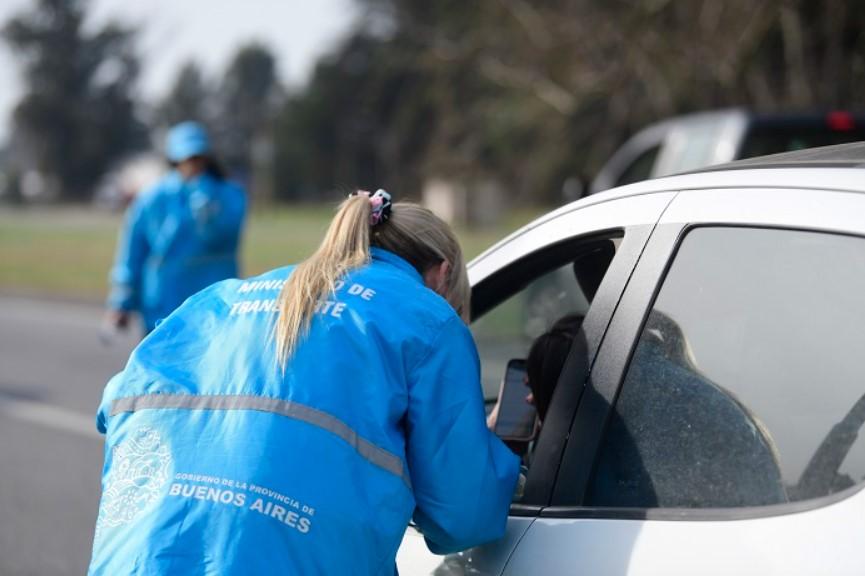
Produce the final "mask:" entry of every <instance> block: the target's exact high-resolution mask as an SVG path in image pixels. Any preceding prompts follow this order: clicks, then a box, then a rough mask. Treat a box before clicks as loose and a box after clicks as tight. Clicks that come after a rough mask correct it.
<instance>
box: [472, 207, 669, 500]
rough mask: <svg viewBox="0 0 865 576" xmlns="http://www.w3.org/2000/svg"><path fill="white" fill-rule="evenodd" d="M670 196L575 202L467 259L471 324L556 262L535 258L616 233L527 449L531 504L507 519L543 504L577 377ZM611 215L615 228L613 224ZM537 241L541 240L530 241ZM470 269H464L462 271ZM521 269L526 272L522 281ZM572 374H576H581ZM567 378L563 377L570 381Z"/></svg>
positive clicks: (579, 383)
mask: <svg viewBox="0 0 865 576" xmlns="http://www.w3.org/2000/svg"><path fill="white" fill-rule="evenodd" d="M674 197H675V193H668V192H664V193H658V194H651V195H644V196H638V197H632V198H621V199H614V200H612V201H606V202H600V203H595V204H589V205H588V206H583V207H579V206H578V207H577V208H578V209H577V210H574V211H570V212H561V213H558V214H557V215H556V216H554V217H552V218H550V219H547V220H544V221H542V222H541V223H540V224H538V225H536V226H530V227H529V228H528V230H527V231H526V232H525V233H517V234H516V235H514V236H512V237H510V238H509V239H508V240H506V241H505V242H503V243H502V244H499V245H497V246H496V247H494V248H493V249H491V250H490V251H489V252H487V253H485V254H484V255H482V256H481V257H479V258H478V259H477V260H475V261H474V262H472V268H474V267H479V268H482V269H483V268H487V269H486V270H485V272H486V273H485V274H484V276H483V277H482V278H480V279H479V280H477V281H476V282H474V284H473V288H472V320H473V321H474V320H475V319H476V318H478V317H480V316H482V315H483V314H485V313H486V312H488V311H490V310H493V309H494V308H495V307H496V306H497V305H499V304H501V303H503V302H504V301H506V300H507V298H509V297H510V296H511V295H513V294H516V293H517V292H519V290H521V289H522V288H523V287H525V286H527V285H528V283H529V282H530V281H531V280H532V279H534V278H537V277H539V276H540V275H542V274H544V273H546V272H549V271H551V270H552V269H554V268H555V267H556V266H555V265H550V266H546V265H539V264H538V262H539V259H543V258H545V257H549V255H550V254H551V253H554V252H555V253H557V257H556V258H555V260H561V255H560V254H558V253H559V252H563V251H564V253H567V251H569V250H570V251H572V252H573V257H574V259H576V258H577V256H578V249H579V246H582V245H584V244H585V243H586V242H592V241H596V240H600V239H606V238H613V237H616V236H619V237H621V242H620V244H619V246H618V248H617V250H616V253H615V255H614V256H613V260H612V261H611V263H610V267H609V268H608V269H607V273H606V274H605V276H604V279H603V281H602V282H601V285H600V287H599V288H598V291H597V293H596V294H595V298H594V299H593V301H592V305H591V307H590V308H589V312H588V314H587V315H586V318H585V320H584V321H583V325H582V328H581V331H580V335H581V338H578V339H577V340H576V341H575V342H574V345H573V346H572V348H571V352H570V354H569V356H568V359H567V361H566V362H565V366H564V368H563V369H562V373H561V375H560V377H559V385H557V387H556V392H555V394H554V396H553V401H552V403H551V406H550V410H549V412H548V414H547V419H546V422H545V423H544V429H545V432H544V433H543V434H541V436H540V437H539V439H538V442H537V446H536V447H535V450H534V455H533V462H532V466H531V469H530V470H529V474H528V477H527V480H526V487H525V497H524V501H525V502H531V504H527V503H514V504H512V505H511V511H510V515H511V516H537V515H538V514H539V513H540V512H541V510H542V509H543V508H544V507H546V506H548V505H549V503H550V500H551V497H552V491H553V487H554V485H555V479H556V477H557V475H558V472H559V468H560V464H561V459H562V454H563V450H564V448H565V444H566V442H565V440H566V438H567V431H568V429H569V428H570V426H571V424H572V422H573V419H574V413H575V411H576V407H577V405H578V404H579V401H580V398H581V396H582V392H583V389H584V383H585V375H587V374H588V372H589V369H590V366H591V364H592V363H593V362H594V359H595V356H596V355H597V352H598V350H599V348H600V345H601V342H602V340H603V337H604V334H605V333H606V330H607V327H608V325H609V323H610V320H611V319H612V317H613V313H614V311H615V309H616V306H617V305H618V303H619V300H620V298H621V296H622V293H623V292H624V290H625V286H626V285H627V282H628V280H629V279H630V277H631V274H632V272H633V270H634V267H635V266H636V265H637V262H638V261H639V259H640V257H641V255H642V253H643V250H644V248H645V246H646V243H647V242H648V241H649V238H650V237H651V234H652V230H653V229H654V226H655V223H656V222H657V220H658V218H660V216H661V214H662V213H663V211H664V210H665V209H666V207H667V206H668V205H669V203H670V201H671V200H672V199H673V198H674ZM598 204H600V206H598ZM617 215H618V216H619V217H617ZM617 220H618V221H619V222H620V223H621V225H619V226H616V225H613V224H614V223H615V222H616V221H617ZM550 232H552V233H550ZM526 236H529V238H526ZM532 236H533V237H534V238H532ZM539 239H543V240H542V241H538V240H539ZM527 244H528V246H527ZM509 246H511V247H514V248H515V249H514V252H515V253H516V256H515V257H514V258H513V259H510V260H503V256H504V255H505V254H507V252H508V250H509ZM490 256H492V257H493V258H494V259H495V260H498V262H502V261H504V262H505V263H504V265H499V266H498V267H497V268H495V269H490V268H489V267H487V266H485V264H486V263H485V262H483V260H484V259H485V258H487V257H490ZM472 272H473V270H472V269H471V268H470V275H471V273H472ZM527 274H534V275H533V276H532V277H531V278H526V275H527ZM578 348H579V349H578ZM577 349H578V350H577ZM575 350H576V351H575ZM579 374H583V377H582V378H581V377H580V376H579ZM567 382H571V385H568V384H567Z"/></svg>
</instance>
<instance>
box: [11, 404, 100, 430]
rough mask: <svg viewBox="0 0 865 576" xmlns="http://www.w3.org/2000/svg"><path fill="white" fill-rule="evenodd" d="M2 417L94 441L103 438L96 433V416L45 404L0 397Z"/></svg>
mask: <svg viewBox="0 0 865 576" xmlns="http://www.w3.org/2000/svg"><path fill="white" fill-rule="evenodd" d="M0 415H3V416H6V417H9V418H14V419H16V420H22V421H24V422H30V423H32V424H37V425H39V426H43V427H45V428H52V429H54V430H59V431H61V432H71V433H72V434H76V435H78V436H82V437H84V438H89V439H93V440H96V439H100V438H102V435H101V434H100V433H99V432H97V431H96V417H95V416H86V415H84V414H80V413H78V412H73V411H72V410H67V409H65V408H59V407H57V406H52V405H51V404H45V403H43V402H34V401H32V400H19V399H14V398H4V397H3V396H0Z"/></svg>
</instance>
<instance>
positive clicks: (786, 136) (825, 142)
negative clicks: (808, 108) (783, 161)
mask: <svg viewBox="0 0 865 576" xmlns="http://www.w3.org/2000/svg"><path fill="white" fill-rule="evenodd" d="M860 140H865V122H859V123H857V124H856V125H855V126H854V127H853V128H851V129H849V130H832V129H831V128H830V127H829V126H828V124H827V123H824V122H822V121H820V122H813V123H796V124H794V125H789V126H779V125H777V124H764V125H761V124H757V125H755V126H753V127H751V128H750V129H749V131H748V134H747V135H746V136H745V140H744V142H743V143H742V149H741V151H740V153H739V155H738V158H752V157H754V156H765V155H766V154H778V153H781V152H792V151H794V150H802V149H804V148H815V147H818V146H831V145H833V144H846V143H848V142H859V141H860Z"/></svg>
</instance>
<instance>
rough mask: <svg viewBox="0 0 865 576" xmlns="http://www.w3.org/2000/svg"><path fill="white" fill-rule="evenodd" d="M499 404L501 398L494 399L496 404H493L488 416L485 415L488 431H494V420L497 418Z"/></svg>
mask: <svg viewBox="0 0 865 576" xmlns="http://www.w3.org/2000/svg"><path fill="white" fill-rule="evenodd" d="M500 405H501V398H500V399H498V400H496V405H495V406H493V409H492V410H491V411H490V413H489V416H487V428H489V429H490V432H495V430H496V421H497V420H498V419H499V406H500Z"/></svg>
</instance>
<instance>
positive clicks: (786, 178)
mask: <svg viewBox="0 0 865 576" xmlns="http://www.w3.org/2000/svg"><path fill="white" fill-rule="evenodd" d="M470 277H471V281H472V285H473V295H472V301H473V302H472V303H473V307H474V311H473V312H474V317H475V319H474V322H473V325H472V328H473V331H474V333H475V336H476V338H477V341H478V347H479V352H480V355H481V360H482V365H483V372H484V376H485V381H484V389H485V393H486V395H487V398H488V400H489V401H491V402H492V401H494V400H495V395H496V394H497V392H498V388H499V386H498V384H499V380H500V379H501V377H502V374H503V373H504V366H505V364H506V363H507V361H508V359H510V358H519V357H525V355H526V351H527V349H528V347H529V345H530V344H531V342H532V340H533V339H534V338H535V337H536V336H537V335H538V334H540V333H541V332H543V331H545V330H547V329H548V328H549V327H550V326H551V325H552V324H553V323H554V322H555V321H556V320H557V319H558V318H561V317H562V316H564V315H567V314H573V313H576V314H580V315H584V317H585V319H584V321H583V323H582V327H581V330H580V333H579V335H578V337H577V338H576V339H575V340H574V342H573V345H572V348H571V351H570V355H569V356H568V359H567V362H565V364H564V368H563V370H562V372H561V374H560V375H559V378H558V384H557V386H556V389H555V394H554V395H553V398H552V403H551V405H550V410H549V413H548V414H547V417H546V419H545V421H544V423H543V427H542V428H541V431H540V434H539V436H538V437H537V439H536V441H535V442H534V443H533V445H532V450H531V454H530V456H527V457H526V461H527V462H530V466H529V467H528V473H527V482H526V486H525V492H524V495H523V497H522V498H521V500H520V501H518V502H514V503H513V505H512V507H511V511H510V517H509V519H508V525H507V533H506V535H505V537H504V538H503V539H502V540H500V541H498V542H495V543H491V544H489V545H486V546H481V547H478V548H474V549H471V550H468V551H465V552H462V553H459V554H454V555H451V556H446V557H439V556H433V555H431V554H429V553H428V552H427V551H426V548H425V546H424V543H423V538H422V536H421V535H420V534H418V533H417V532H416V531H415V530H414V529H412V528H410V529H409V530H408V531H407V533H406V536H405V539H404V541H403V545H402V547H401V549H400V553H399V556H398V566H399V570H400V574H402V575H403V576H405V575H411V574H437V575H448V574H478V575H483V574H488V575H499V574H504V575H526V574H547V575H552V576H555V575H565V574H567V575H572V574H607V575H615V576H618V575H622V576H624V575H629V576H637V575H658V574H663V575H665V576H671V575H693V574H701V575H718V576H721V575H723V576H728V575H730V574H759V575H762V576H767V575H784V576H794V575H813V574H833V575H846V574H850V575H862V574H865V553H863V546H862V545H863V543H865V536H863V535H865V491H863V490H862V488H863V486H865V439H863V438H862V437H860V436H859V433H860V431H861V430H862V427H863V423H865V143H860V144H850V145H843V146H833V147H829V148H820V149H813V150H805V151H802V152H797V153H791V154H783V155H778V156H770V157H764V158H760V159H755V160H748V161H743V162H739V163H734V164H730V165H726V166H722V167H718V168H714V169H711V170H707V171H703V172H699V173H692V174H686V175H680V176H672V177H667V178H662V179H656V180H649V181H645V182H641V183H638V184H634V185H630V186H626V187H623V188H618V189H615V190H612V191H609V192H605V193H602V194H597V195H592V196H590V197H587V198H585V199H583V200H580V201H578V202H575V203H573V204H571V205H568V206H566V207H564V208H561V209H559V210H556V211H555V212H553V213H551V214H549V215H547V216H545V217H543V218H541V219H539V220H537V221H536V222H533V223H532V224H529V225H528V226H526V227H524V228H523V229H521V230H519V231H518V232H516V233H515V234H513V235H511V236H510V237H508V238H507V239H505V240H504V241H502V242H501V243H499V244H497V245H496V246H494V247H493V248H491V249H490V250H488V251H487V252H485V253H484V254H483V255H481V256H480V257H478V258H477V259H475V260H474V261H473V262H472V264H471V265H470Z"/></svg>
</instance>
